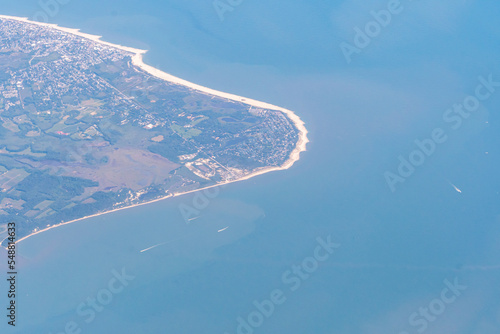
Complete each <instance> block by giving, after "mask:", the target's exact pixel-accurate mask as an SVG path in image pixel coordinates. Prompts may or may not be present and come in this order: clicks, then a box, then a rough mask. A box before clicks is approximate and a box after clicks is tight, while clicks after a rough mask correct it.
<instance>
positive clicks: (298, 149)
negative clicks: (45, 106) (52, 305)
mask: <svg viewBox="0 0 500 334" xmlns="http://www.w3.org/2000/svg"><path fill="white" fill-rule="evenodd" d="M0 19H6V20H15V21H20V22H23V23H28V24H35V25H39V26H44V27H48V28H51V29H55V30H59V31H62V32H66V33H69V34H72V35H76V36H79V37H82V38H85V39H89V40H92V41H94V42H96V43H100V44H103V45H106V46H109V47H112V48H115V49H119V50H122V51H126V52H129V53H132V54H133V56H132V64H133V65H135V66H137V67H139V68H140V69H142V70H143V71H145V72H146V73H148V74H150V75H152V76H155V77H157V78H159V79H162V80H165V81H167V82H170V83H173V84H177V85H182V86H186V87H188V88H191V89H193V90H196V91H199V92H203V93H205V94H208V95H213V96H218V97H222V98H226V99H229V100H232V101H236V102H240V103H244V104H247V105H250V106H254V107H258V108H262V109H269V110H277V111H281V112H283V113H284V114H285V115H286V116H287V117H288V119H289V120H290V121H291V122H292V123H293V124H294V126H295V127H296V128H297V129H298V130H299V139H298V141H297V144H296V146H295V148H294V150H293V151H292V152H291V153H290V156H289V158H288V160H286V161H285V162H284V163H283V165H281V166H274V167H265V168H261V169H258V170H255V171H254V172H252V173H250V174H248V175H246V176H244V177H242V178H240V179H237V180H232V181H226V182H221V183H217V184H214V185H211V186H208V187H204V188H199V189H195V190H190V191H185V192H181V193H174V194H170V195H167V196H163V197H160V198H157V199H154V200H151V201H147V202H143V203H139V204H133V205H129V206H125V207H122V208H117V209H112V210H109V211H105V212H100V213H96V214H93V215H90V216H85V217H82V218H78V219H74V220H71V221H68V222H64V223H60V224H56V225H52V226H49V227H47V228H44V229H42V230H39V231H36V232H33V233H31V234H29V235H27V236H25V237H22V238H21V239H19V240H17V241H16V244H17V243H19V242H21V241H23V240H26V239H28V238H30V237H32V236H35V235H37V234H40V233H43V232H46V231H49V230H51V229H54V228H57V227H60V226H64V225H69V224H72V223H76V222H79V221H82V220H85V219H88V218H93V217H97V216H101V215H104V214H108V213H112V212H116V211H120V210H125V209H129V208H133V207H137V206H141V205H146V204H149V203H154V202H158V201H162V200H165V199H167V198H172V197H177V196H181V195H186V194H190V193H193V192H197V191H201V190H204V189H209V188H213V187H218V186H223V185H226V184H229V183H234V182H239V181H244V180H248V179H250V178H252V177H255V176H258V175H262V174H266V173H270V172H273V171H280V170H286V169H288V168H290V167H292V166H293V164H294V163H295V162H297V161H298V160H299V159H300V153H302V152H305V151H306V145H307V143H308V142H309V139H308V138H307V133H308V131H307V129H306V127H305V123H304V122H303V121H302V120H301V119H300V117H299V116H297V115H296V114H295V113H294V112H293V111H291V110H288V109H285V108H282V107H278V106H275V105H272V104H270V103H266V102H261V101H257V100H253V99H250V98H246V97H242V96H238V95H235V94H230V93H225V92H221V91H218V90H215V89H211V88H208V87H204V86H201V85H198V84H195V83H192V82H189V81H187V80H184V79H181V78H178V77H176V76H173V75H171V74H168V73H166V72H163V71H161V70H159V69H157V68H154V67H153V66H150V65H148V64H146V63H144V61H143V56H144V54H145V53H146V52H147V50H140V49H135V48H131V47H127V46H122V45H118V44H113V43H109V42H105V41H102V40H101V37H102V36H97V35H91V34H86V33H82V32H81V31H80V30H79V29H72V28H64V27H60V26H58V25H57V24H51V23H42V22H36V21H30V20H29V19H28V18H24V17H17V16H8V15H0ZM4 240H5V239H4ZM4 240H2V241H1V242H3V241H4Z"/></svg>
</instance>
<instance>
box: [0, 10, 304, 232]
mask: <svg viewBox="0 0 500 334" xmlns="http://www.w3.org/2000/svg"><path fill="white" fill-rule="evenodd" d="M145 52H146V51H144V50H138V49H133V48H129V47H124V46H120V45H115V44H111V43H108V42H104V41H101V40H100V37H99V36H93V35H88V34H85V33H82V32H80V31H78V30H75V29H68V28H62V27H59V26H56V25H52V24H45V23H38V22H31V21H29V20H28V19H25V18H19V17H11V16H3V15H0V125H1V126H0V233H1V231H2V230H3V227H4V226H5V225H6V224H7V223H8V222H12V221H14V222H16V225H17V233H18V237H20V238H22V239H21V240H23V239H25V238H26V237H28V236H30V235H33V234H36V233H40V232H41V231H45V230H47V229H50V228H54V227H57V226H60V225H62V224H68V223H71V222H74V221H78V220H82V219H85V218H87V217H90V216H96V215H100V214H104V213H107V212H112V211H115V210H121V209H124V208H128V207H131V206H135V205H142V204H145V203H149V202H152V201H157V200H161V199H164V198H168V197H172V196H177V195H180V194H184V193H187V192H192V191H197V190H200V189H204V188H207V187H213V186H216V185H219V184H223V183H229V182H235V181H240V180H245V179H248V178H251V177H253V176H256V175H259V174H263V173H268V172H271V171H277V170H283V169H287V168H289V167H291V166H292V165H293V164H294V162H296V161H297V160H298V159H299V155H300V153H301V152H303V151H305V149H306V144H307V142H308V139H307V130H306V128H305V126H304V123H303V122H302V121H301V120H300V118H299V117H298V116H297V115H295V114H294V113H293V112H292V111H290V110H287V109H284V108H281V107H278V106H274V105H271V104H268V103H265V102H260V101H256V100H252V99H249V98H245V97H241V96H236V95H233V94H229V93H224V92H220V91H216V90H213V89H210V88H207V87H203V86H200V85H196V84H193V83H191V82H188V81H186V80H183V79H180V78H177V77H175V76H172V75H170V74H167V73H165V72H162V71H160V70H158V69H156V68H154V67H151V66H149V65H147V64H145V63H144V62H143V59H142V57H143V55H144V53H145ZM3 238H5V236H3V237H2V235H0V240H2V239H3Z"/></svg>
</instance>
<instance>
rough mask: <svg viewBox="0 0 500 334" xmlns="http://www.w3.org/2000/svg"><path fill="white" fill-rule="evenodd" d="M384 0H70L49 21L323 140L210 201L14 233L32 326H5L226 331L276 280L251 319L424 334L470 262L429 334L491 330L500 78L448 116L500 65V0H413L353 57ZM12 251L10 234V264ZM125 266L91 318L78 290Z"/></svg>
mask: <svg viewBox="0 0 500 334" xmlns="http://www.w3.org/2000/svg"><path fill="white" fill-rule="evenodd" d="M387 3H388V1H373V2H369V3H366V2H363V1H339V2H336V3H335V4H327V3H325V2H324V1H319V0H310V1H296V2H293V3H290V1H281V0H278V1H274V2H273V3H269V2H266V1H245V2H243V3H242V4H241V5H239V6H237V7H235V8H234V10H233V11H232V12H227V13H226V15H225V20H224V21H220V19H219V17H218V15H217V13H216V11H215V10H214V8H213V6H212V2H211V1H205V2H202V3H198V2H194V1H185V0H175V1H174V0H168V1H148V2H147V3H146V4H142V3H141V4H139V3H133V4H130V3H123V2H120V1H107V2H106V3H102V2H97V1H95V0H89V1H85V2H82V1H78V0H73V1H70V2H69V3H68V4H65V5H61V6H60V10H59V11H58V13H57V14H56V15H54V17H51V18H50V22H53V23H58V24H60V25H62V26H67V27H74V28H81V29H82V31H84V32H88V33H92V34H98V35H103V36H104V39H105V40H106V41H110V42H114V43H118V44H122V45H126V46H131V47H137V48H141V49H149V50H150V52H149V53H148V54H147V56H146V57H145V61H146V62H147V63H149V64H151V65H154V66H156V67H158V68H160V69H162V70H164V71H166V72H168V73H171V74H173V75H176V76H179V77H181V78H184V79H186V80H190V81H192V82H195V83H198V84H202V85H204V86H208V87H210V88H214V89H218V90H221V91H225V92H230V93H235V94H238V95H242V96H247V97H250V98H254V99H257V100H261V101H266V102H269V103H272V104H275V105H279V106H283V107H285V108H288V109H290V110H293V111H295V112H296V113H297V114H298V115H299V116H300V117H301V118H302V119H303V120H304V121H305V122H306V127H307V128H308V130H309V137H310V140H311V143H309V144H308V151H307V152H305V153H303V154H302V155H301V159H300V161H299V162H297V163H296V165H294V166H293V167H292V168H291V169H289V170H286V171H282V172H273V173H270V174H266V175H262V176H258V177H256V178H253V179H251V180H247V181H242V182H238V183H234V184H230V185H228V186H225V187H223V188H222V189H220V193H219V194H218V195H216V196H215V197H213V196H212V197H213V198H210V199H209V201H208V204H207V205H205V203H203V202H197V201H199V200H200V199H199V197H198V198H195V196H196V195H194V194H190V195H186V196H181V197H178V198H174V199H168V200H165V201H161V202H156V203H152V204H149V205H145V206H140V207H136V208H132V209H128V210H123V211H120V212H116V213H112V214H109V215H104V216H100V217H96V218H92V219H88V220H86V221H83V222H79V223H75V224H71V225H67V226H64V227H61V228H56V229H53V230H51V231H48V232H46V233H42V234H40V235H37V236H35V237H33V238H30V239H28V240H26V241H25V242H23V243H21V244H19V255H18V257H19V258H20V261H21V264H20V269H19V272H20V281H19V282H18V289H19V290H20V292H21V296H20V298H19V300H18V303H19V313H18V323H19V325H18V326H17V327H16V330H14V331H12V330H11V329H8V330H9V332H12V333H23V334H24V333H30V334H32V333H37V334H38V333H41V334H48V333H51V332H52V333H53V334H56V333H60V332H64V328H65V326H66V324H68V323H69V322H72V321H73V322H75V323H77V324H78V326H79V328H80V329H81V330H82V333H92V334H104V333H148V334H149V333H152V334H153V333H179V334H180V333H221V334H223V333H226V332H227V333H230V334H232V333H236V332H237V326H238V317H243V318H245V319H246V318H247V316H248V315H249V314H250V313H251V312H254V311H255V310H256V306H255V305H254V304H253V303H254V301H258V302H261V301H262V300H264V299H270V295H271V293H272V291H274V290H280V291H282V292H283V294H284V297H285V298H286V300H285V301H284V302H283V303H282V304H280V305H275V309H274V312H273V313H272V315H270V316H269V317H266V318H265V319H264V321H263V323H262V325H261V326H259V327H258V328H253V330H254V332H255V333H274V334H281V333H314V334H332V333H335V334H344V333H345V334H347V333H368V334H382V333H384V334H387V333H395V334H399V333H404V332H407V333H417V330H418V329H419V328H423V327H421V326H422V325H420V326H417V325H414V324H413V325H412V324H411V323H410V322H409V318H410V317H411V315H412V314H413V313H414V312H418V310H419V308H421V307H427V308H428V307H429V305H430V303H431V302H432V301H433V300H435V299H440V298H441V292H442V290H443V289H444V288H446V283H445V282H444V281H445V280H448V281H449V282H453V281H454V280H455V279H458V281H459V282H460V284H461V285H463V286H466V287H467V288H466V289H465V290H464V291H462V292H461V294H460V295H459V296H456V297H457V298H456V299H455V300H454V302H452V303H446V304H443V305H445V309H444V310H442V312H439V313H440V314H439V315H438V316H436V317H434V318H435V319H434V320H432V321H430V320H429V321H427V323H428V326H427V327H426V329H425V333H460V334H461V333H464V334H465V333H472V334H476V333H477V334H489V333H498V330H499V328H500V304H499V302H498V301H499V300H500V299H499V295H500V289H499V286H500V285H499V283H500V256H499V252H500V248H499V245H500V242H499V241H500V225H499V223H500V220H499V206H498V203H499V200H500V197H499V193H500V178H498V176H497V175H498V174H497V173H498V172H497V171H498V166H499V163H500V150H499V146H498V143H499V139H500V138H499V133H500V132H499V131H498V130H499V120H500V117H499V114H500V108H499V106H500V89H499V91H497V92H494V93H493V94H492V96H491V97H490V98H488V99H487V100H485V101H482V102H481V107H480V108H479V110H478V111H476V112H474V113H472V114H471V116H470V117H468V118H467V119H464V120H463V123H462V125H461V126H460V127H459V128H458V129H456V130H454V129H453V128H452V127H451V126H452V125H453V123H447V122H445V121H444V120H443V115H444V113H445V112H446V110H447V109H448V108H452V107H453V105H454V104H457V103H462V102H463V101H464V98H465V97H466V96H468V95H474V93H475V89H476V86H478V84H479V83H480V80H479V79H478V77H479V76H482V77H484V78H487V77H488V76H489V75H490V74H491V75H492V76H493V78H494V79H495V80H496V81H500V66H499V63H498V54H499V51H500V50H499V45H500V43H498V39H499V37H500V26H499V24H498V11H499V9H500V5H498V4H492V3H488V4H483V3H480V2H475V1H464V2H462V1H452V0H443V1H440V2H439V4H436V3H435V2H431V1H429V0H422V1H418V2H415V1H414V2H409V1H401V4H402V6H403V10H402V11H401V12H400V13H399V14H397V15H395V16H394V17H393V18H392V20H391V22H390V23H389V24H388V25H387V26H386V27H384V28H383V29H382V30H381V32H380V34H378V35H377V36H376V37H374V38H373V39H372V41H371V43H370V45H368V46H367V47H366V48H364V49H362V50H361V52H360V53H359V54H354V55H353V57H352V62H351V63H350V64H348V63H347V62H346V60H345V58H344V55H343V54H342V52H341V50H340V48H339V44H340V43H341V42H343V41H344V42H348V43H351V44H352V43H353V38H354V35H355V33H354V30H353V28H354V27H355V26H358V27H362V28H364V26H365V24H366V23H367V22H370V21H372V20H373V17H372V16H371V15H370V11H372V10H375V11H378V10H381V9H384V8H387ZM0 5H1V8H2V10H1V12H2V14H6V15H16V16H28V17H32V16H33V15H34V14H35V13H37V12H38V11H40V10H41V7H40V5H39V4H38V3H37V2H36V1H31V0H30V1H24V2H23V3H18V2H12V1H3V0H2V1H0ZM499 88H500V87H499ZM436 128H441V129H443V131H444V132H445V134H446V135H447V136H448V137H447V140H446V141H445V142H444V143H442V144H438V145H436V148H435V151H434V152H433V154H431V155H430V156H426V157H425V162H423V163H422V165H420V166H418V167H416V168H415V171H414V172H413V173H412V174H411V176H409V177H408V178H407V179H406V181H405V182H404V183H398V184H397V185H396V190H395V192H392V191H391V189H390V187H389V186H388V184H387V182H386V179H385V177H384V173H386V172H387V171H390V172H392V173H396V174H397V173H398V166H399V164H400V160H399V156H400V155H401V156H403V157H404V158H405V159H408V157H409V155H410V154H411V153H412V152H413V151H414V150H415V149H417V148H418V147H417V146H416V144H415V143H414V141H415V140H420V141H423V140H425V139H428V138H431V133H432V132H433V130H434V129H436ZM450 183H452V184H453V185H456V186H457V187H458V188H459V189H460V190H461V191H462V193H459V192H457V191H456V190H455V189H454V188H453V187H452V185H451V184H450ZM200 203H201V204H200ZM183 206H191V207H194V206H198V207H199V208H200V209H199V214H198V215H197V216H199V218H197V219H195V220H192V221H190V222H189V224H188V223H186V221H185V220H184V219H183V217H182V215H181V212H180V210H179V207H183ZM228 226H229V228H228V229H226V230H224V231H222V232H218V231H219V230H221V229H224V228H226V227H228ZM328 236H331V239H332V240H333V241H334V242H335V243H339V244H341V246H340V247H339V248H338V249H336V250H335V252H334V253H333V254H331V255H330V256H329V257H328V259H326V260H325V261H322V262H320V263H319V266H318V268H316V269H315V270H313V271H312V272H311V273H310V275H309V276H308V278H305V279H301V281H300V282H301V285H300V287H299V288H297V289H296V290H295V291H292V290H291V286H292V284H291V283H286V281H284V280H283V279H282V276H283V275H284V274H285V273H286V272H287V271H288V270H291V268H292V266H293V265H298V264H301V263H302V262H303V260H304V259H306V258H308V257H311V256H313V255H314V252H315V249H316V247H317V245H318V241H317V238H323V239H326V238H327V237H328ZM155 245H159V246H158V247H155V248H152V249H150V250H147V251H144V252H141V250H145V249H147V248H149V247H152V246H155ZM2 259H6V255H5V252H4V251H3V250H2V251H0V270H1V271H2V273H3V272H5V271H6V270H5V262H6V260H2ZM122 268H125V271H126V273H127V274H128V275H129V276H134V277H135V278H134V279H132V280H130V281H129V282H127V283H128V285H127V286H125V287H124V289H123V291H121V292H120V293H116V294H114V295H113V296H112V301H110V303H109V304H107V305H105V306H103V310H102V311H101V312H96V315H95V319H93V320H92V321H90V323H86V321H85V320H86V319H87V317H82V316H80V315H78V314H77V309H78V307H79V306H80V305H81V304H82V303H85V302H86V300H87V298H88V297H91V298H95V297H96V296H97V294H98V293H99V291H101V290H102V289H108V287H109V281H110V280H111V279H113V277H115V276H114V275H115V274H114V273H113V271H114V270H115V271H117V272H122ZM2 275H3V274H2ZM0 289H1V290H0V293H2V295H3V294H4V292H3V291H6V286H5V283H4V282H3V281H2V282H1V284H0ZM3 299H6V298H5V297H3ZM3 299H2V300H3ZM2 303H3V304H5V303H4V302H2ZM436 305H437V304H436ZM2 308H3V306H2ZM419 319H421V318H419ZM6 327H7V326H6V324H5V321H2V323H1V324H0V328H1V329H2V333H3V332H4V330H7V328H6Z"/></svg>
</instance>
